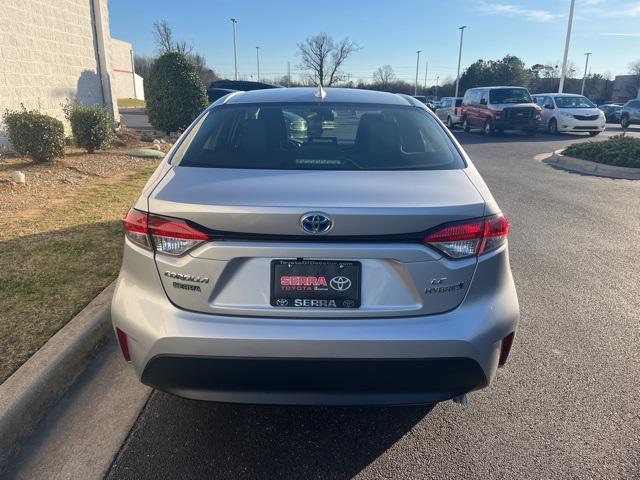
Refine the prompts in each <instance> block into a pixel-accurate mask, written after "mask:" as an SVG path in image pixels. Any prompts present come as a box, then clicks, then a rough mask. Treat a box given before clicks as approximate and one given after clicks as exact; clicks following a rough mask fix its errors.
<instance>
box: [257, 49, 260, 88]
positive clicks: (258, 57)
mask: <svg viewBox="0 0 640 480" xmlns="http://www.w3.org/2000/svg"><path fill="white" fill-rule="evenodd" d="M256 64H257V65H258V81H260V47H256Z"/></svg>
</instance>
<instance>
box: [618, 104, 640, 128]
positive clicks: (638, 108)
mask: <svg viewBox="0 0 640 480" xmlns="http://www.w3.org/2000/svg"><path fill="white" fill-rule="evenodd" d="M631 125H640V99H638V100H629V101H628V102H627V103H625V104H624V105H623V106H622V110H620V126H621V127H622V128H629V126H631Z"/></svg>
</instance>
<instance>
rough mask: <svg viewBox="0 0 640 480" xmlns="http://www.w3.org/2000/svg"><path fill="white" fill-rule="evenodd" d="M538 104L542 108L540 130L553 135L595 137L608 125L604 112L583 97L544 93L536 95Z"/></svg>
mask: <svg viewBox="0 0 640 480" xmlns="http://www.w3.org/2000/svg"><path fill="white" fill-rule="evenodd" d="M536 103H537V104H538V105H540V106H541V107H542V121H541V122H540V128H542V129H545V130H547V131H548V132H549V133H551V134H554V133H560V132H574V133H576V132H578V133H589V134H590V135H591V136H595V135H598V134H599V133H601V132H603V131H604V129H605V124H606V123H607V120H606V118H605V114H604V112H603V111H602V110H600V109H599V108H598V107H596V106H595V104H594V103H592V102H591V100H589V99H588V98H586V97H584V96H582V95H575V94H566V93H563V94H559V93H542V94H539V95H536Z"/></svg>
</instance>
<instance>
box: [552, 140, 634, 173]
mask: <svg viewBox="0 0 640 480" xmlns="http://www.w3.org/2000/svg"><path fill="white" fill-rule="evenodd" d="M563 153H564V154H565V155H569V156H571V157H576V158H581V159H583V160H591V161H592V162H597V163H605V164H607V165H617V166H619V167H635V168H640V138H633V137H626V136H625V135H624V134H623V135H616V136H615V137H611V138H609V139H608V140H605V141H604V142H585V143H574V144H573V145H570V146H569V147H567V148H566V149H565V151H564V152H563Z"/></svg>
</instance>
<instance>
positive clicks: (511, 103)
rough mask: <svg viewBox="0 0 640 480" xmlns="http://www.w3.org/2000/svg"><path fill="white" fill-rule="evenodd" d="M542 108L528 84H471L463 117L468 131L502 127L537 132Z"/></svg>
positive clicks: (464, 103)
mask: <svg viewBox="0 0 640 480" xmlns="http://www.w3.org/2000/svg"><path fill="white" fill-rule="evenodd" d="M540 111H541V109H540V107H538V106H537V105H536V104H535V103H533V99H532V98H531V95H530V94H529V91H528V90H527V89H526V88H522V87H480V88H470V89H469V90H467V92H466V93H465V94H464V98H463V99H462V119H461V121H462V127H463V128H464V131H465V132H468V131H469V130H471V129H472V128H480V129H482V132H483V133H484V134H485V135H491V134H492V133H494V132H496V131H497V132H502V131H503V130H522V131H523V132H525V133H526V134H527V135H535V134H536V130H537V129H538V122H539V121H540Z"/></svg>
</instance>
